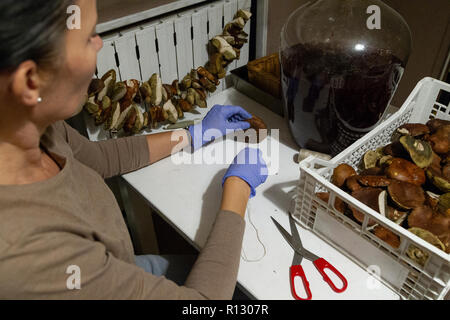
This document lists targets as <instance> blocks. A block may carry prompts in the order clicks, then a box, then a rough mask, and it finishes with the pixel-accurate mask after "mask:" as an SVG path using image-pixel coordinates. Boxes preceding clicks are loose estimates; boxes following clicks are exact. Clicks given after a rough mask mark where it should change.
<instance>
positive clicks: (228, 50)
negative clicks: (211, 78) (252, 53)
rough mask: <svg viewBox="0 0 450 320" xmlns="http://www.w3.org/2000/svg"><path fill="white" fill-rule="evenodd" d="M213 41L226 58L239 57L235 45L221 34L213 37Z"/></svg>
mask: <svg viewBox="0 0 450 320" xmlns="http://www.w3.org/2000/svg"><path fill="white" fill-rule="evenodd" d="M211 43H212V45H213V46H214V47H215V48H216V49H217V51H218V52H219V53H220V54H221V55H222V56H223V57H224V58H225V59H226V60H234V59H236V58H237V56H236V52H235V51H234V50H233V47H232V46H231V45H230V44H229V43H228V42H227V41H226V40H225V39H224V38H222V37H221V36H215V37H214V38H212V40H211Z"/></svg>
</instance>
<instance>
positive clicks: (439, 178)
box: [426, 167, 450, 192]
mask: <svg viewBox="0 0 450 320" xmlns="http://www.w3.org/2000/svg"><path fill="white" fill-rule="evenodd" d="M426 173H427V177H428V179H430V181H431V182H432V183H433V184H434V185H435V186H436V187H437V188H438V189H439V190H441V191H443V192H450V181H448V180H447V179H445V178H444V177H443V175H442V171H440V170H439V169H437V168H433V167H429V168H428V169H427V171H426Z"/></svg>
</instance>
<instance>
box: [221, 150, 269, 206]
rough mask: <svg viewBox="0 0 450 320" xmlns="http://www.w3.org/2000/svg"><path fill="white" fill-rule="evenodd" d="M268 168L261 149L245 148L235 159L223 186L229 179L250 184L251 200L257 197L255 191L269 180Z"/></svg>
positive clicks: (223, 181)
mask: <svg viewBox="0 0 450 320" xmlns="http://www.w3.org/2000/svg"><path fill="white" fill-rule="evenodd" d="M267 174H268V170H267V166H266V163H265V161H264V159H263V157H262V152H261V150H259V149H254V148H245V149H244V150H242V151H241V152H239V154H238V155H237V156H236V158H234V161H233V163H232V164H231V165H230V167H229V168H228V171H227V172H226V173H225V176H224V177H223V179H222V186H223V184H224V183H225V180H226V179H227V178H229V177H239V178H241V179H242V180H244V181H245V182H247V183H248V185H249V186H250V189H251V194H250V198H253V197H254V196H255V195H256V191H255V189H256V188H257V187H258V186H259V185H261V184H263V183H264V182H265V181H266V180H267Z"/></svg>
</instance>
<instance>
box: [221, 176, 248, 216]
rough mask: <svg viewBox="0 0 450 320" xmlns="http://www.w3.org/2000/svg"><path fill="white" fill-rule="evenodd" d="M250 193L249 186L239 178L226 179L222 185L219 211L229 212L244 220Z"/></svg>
mask: <svg viewBox="0 0 450 320" xmlns="http://www.w3.org/2000/svg"><path fill="white" fill-rule="evenodd" d="M250 193H251V189H250V186H249V185H248V183H247V182H245V181H244V180H242V179H241V178H239V177H234V176H233V177H229V178H227V179H226V180H225V183H224V184H223V194H222V204H221V206H220V210H225V211H231V212H234V213H236V214H239V215H240V216H241V217H242V218H244V216H245V211H246V209H247V203H248V199H249V197H250Z"/></svg>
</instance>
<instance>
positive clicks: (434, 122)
mask: <svg viewBox="0 0 450 320" xmlns="http://www.w3.org/2000/svg"><path fill="white" fill-rule="evenodd" d="M447 124H450V121H448V120H442V119H431V120H428V122H427V123H426V125H427V126H428V127H429V128H430V130H431V131H432V132H434V131H436V130H437V129H438V128H439V127H442V126H445V125H447Z"/></svg>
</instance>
